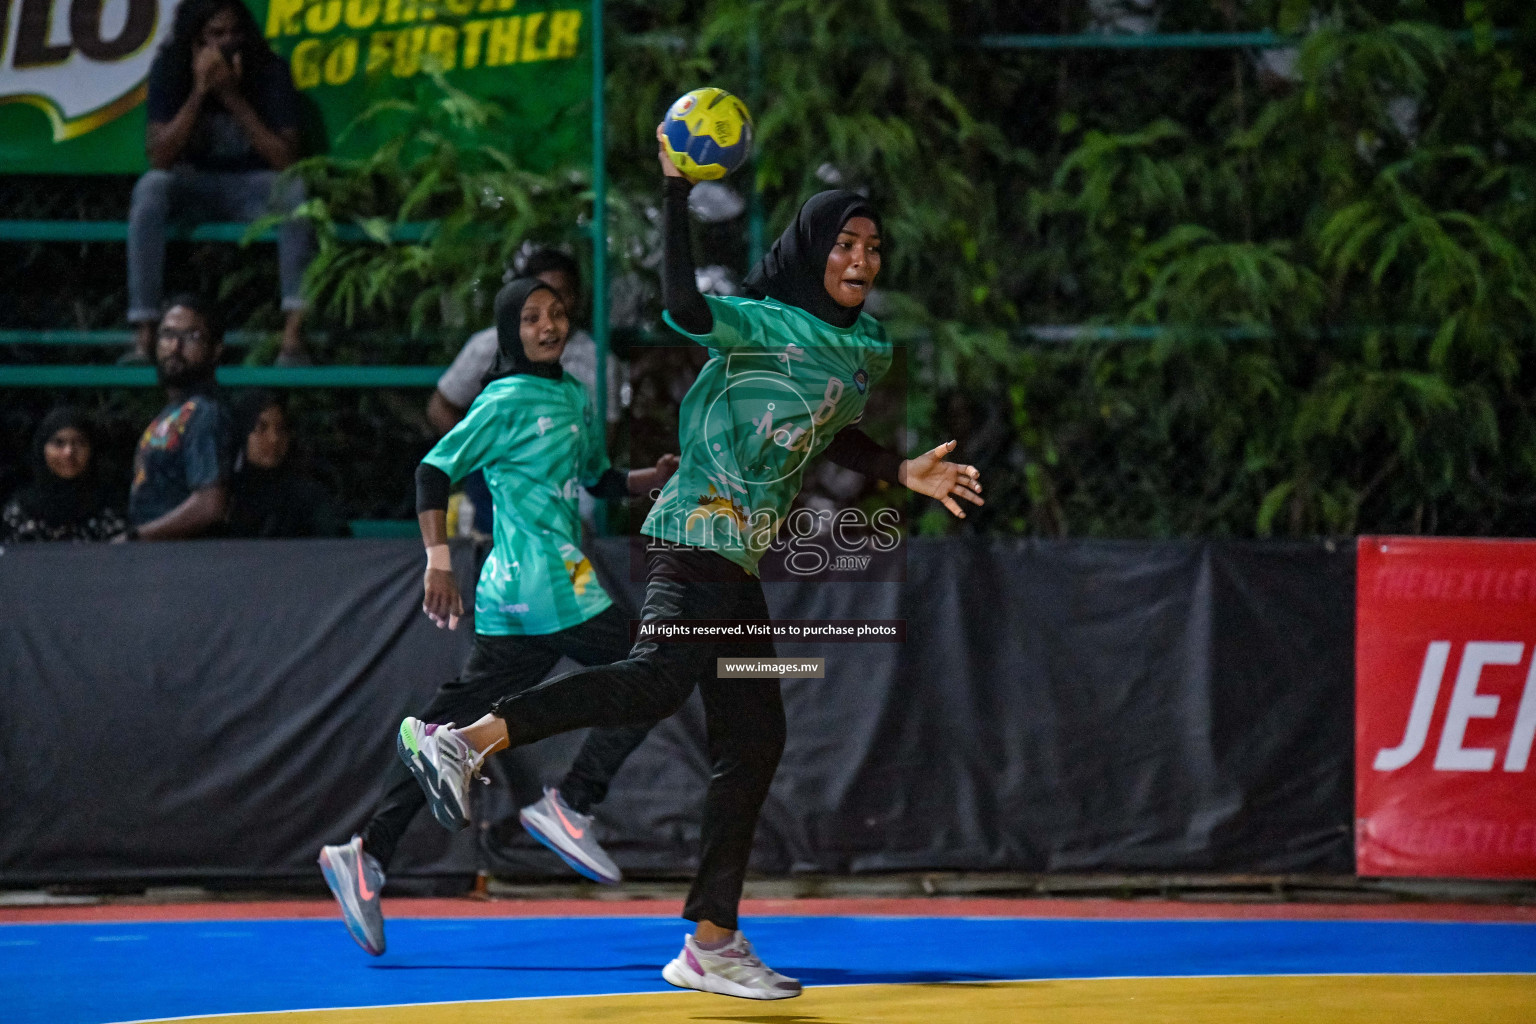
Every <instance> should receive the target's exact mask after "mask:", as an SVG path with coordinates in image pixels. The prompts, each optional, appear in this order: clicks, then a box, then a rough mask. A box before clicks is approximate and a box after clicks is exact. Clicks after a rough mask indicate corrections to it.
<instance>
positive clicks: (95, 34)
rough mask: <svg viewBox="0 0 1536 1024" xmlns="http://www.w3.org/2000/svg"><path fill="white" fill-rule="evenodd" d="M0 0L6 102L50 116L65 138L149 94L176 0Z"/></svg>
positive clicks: (1, 95) (1, 96)
mask: <svg viewBox="0 0 1536 1024" xmlns="http://www.w3.org/2000/svg"><path fill="white" fill-rule="evenodd" d="M161 2H162V0H0V103H26V104H29V105H31V106H34V107H37V108H38V109H39V110H42V111H43V112H44V113H46V114H47V115H48V119H49V121H50V122H51V124H52V126H53V139H54V141H55V142H62V141H64V140H66V139H72V138H75V137H77V136H80V135H83V134H85V133H86V132H88V131H91V130H92V129H94V128H98V127H100V126H101V125H103V124H106V123H107V122H108V121H111V120H112V119H113V118H116V117H118V116H119V115H121V114H124V113H126V112H127V111H129V110H131V109H132V108H133V107H134V106H136V105H137V104H138V103H139V102H141V101H142V100H143V99H144V88H145V87H144V80H145V77H146V76H147V75H148V74H149V65H150V63H151V62H152V61H153V60H154V56H155V48H156V45H157V44H158V43H159V42H160V40H161V38H162V37H163V36H164V35H165V34H166V33H167V32H169V31H170V22H171V18H170V8H171V3H170V0H164V2H165V3H166V9H165V10H164V11H162V10H161V7H160V5H161Z"/></svg>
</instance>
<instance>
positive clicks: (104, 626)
mask: <svg viewBox="0 0 1536 1024" xmlns="http://www.w3.org/2000/svg"><path fill="white" fill-rule="evenodd" d="M627 543H628V542H626V541H625V540H622V539H609V540H605V541H602V542H599V543H598V544H596V545H594V546H593V547H592V548H591V553H592V555H593V560H594V562H595V563H596V564H597V566H598V570H599V574H600V575H601V576H602V577H603V579H604V580H605V581H607V582H608V583H609V585H610V592H612V593H614V595H615V597H616V598H617V599H618V600H619V601H620V604H621V606H625V607H627V608H629V609H633V608H635V607H637V604H638V601H639V599H640V598H641V596H642V595H643V583H642V582H641V581H638V580H635V579H633V578H631V575H630V567H631V559H630V553H629V552H628V550H627ZM906 558H907V574H906V582H905V583H868V584H863V583H843V582H838V583H820V584H818V583H815V582H812V581H806V582H794V583H770V584H767V585H766V590H767V594H768V603H769V607H770V609H771V610H772V612H773V614H774V616H775V618H784V619H903V620H905V621H906V623H907V640H906V642H905V643H904V644H901V645H896V644H888V643H875V644H847V643H827V644H820V645H818V644H814V643H806V644H790V643H780V645H779V653H780V654H781V655H784V656H795V655H808V656H817V657H825V658H826V659H827V661H826V678H825V679H803V680H787V681H786V682H785V684H784V689H785V703H786V710H787V715H788V719H789V742H788V746H787V748H786V751H785V755H784V759H783V762H782V764H781V767H780V769H779V773H778V776H777V778H776V780H775V782H774V786H773V789H772V791H771V793H770V795H769V799H768V802H767V804H766V806H765V807H764V811H763V817H762V820H761V823H760V825H759V828H758V832H757V846H756V850H755V852H754V860H753V866H754V868H755V869H757V870H759V871H763V872H769V873H779V872H788V871H817V872H867V871H886V870H919V869H928V870H944V869H950V870H986V871H1021V872H1041V871H1061V872H1067V871H1070V872H1083V871H1099V870H1103V871H1180V872H1183V871H1222V872H1236V871H1256V872H1306V871H1326V872H1329V873H1338V872H1347V871H1349V870H1350V869H1351V866H1352V863H1353V860H1352V853H1351V836H1350V821H1351V816H1352V808H1351V792H1352V789H1351V778H1352V770H1351V766H1352V736H1353V718H1352V715H1353V693H1352V678H1353V664H1354V663H1353V632H1354V560H1353V552H1352V549H1351V548H1350V547H1349V546H1348V545H1343V546H1340V547H1339V548H1338V549H1337V550H1335V549H1334V548H1333V547H1332V546H1330V545H1324V544H1291V543H1262V544H1261V543H1238V542H1205V541H1188V542H1131V541H1124V542H1114V541H1110V542H1106V541H1032V540H1015V539H960V538H944V539H924V538H916V539H914V540H912V541H910V542H909V543H908V546H907V549H906ZM455 565H456V568H457V569H458V572H459V576H460V579H461V580H463V581H464V582H465V584H466V587H467V586H468V585H469V583H470V581H471V579H472V576H473V573H474V552H473V551H471V550H469V549H468V548H460V549H457V550H456V551H455ZM422 566H423V558H422V553H421V547H420V545H419V544H418V543H414V542H411V541H365V540H350V541H204V542H198V543H185V544H140V545H131V544H130V545H110V546H70V545H36V546H17V547H11V548H8V549H5V551H4V553H3V554H0V610H3V614H0V780H3V784H0V883H3V884H13V885H18V884H19V885H35V884H42V883H48V882H71V881H106V880H127V879H146V880H152V879H157V878H159V879H171V878H175V879H204V880H230V881H237V880H240V879H260V878H277V877H291V876H307V875H309V874H311V873H314V872H315V871H316V869H315V867H314V860H315V857H316V855H317V853H318V849H319V846H320V845H321V844H322V843H326V842H339V841H344V840H345V839H346V838H347V836H349V835H350V834H351V833H352V831H354V830H356V829H357V828H358V827H360V825H361V823H362V822H363V820H365V818H366V816H367V813H368V810H369V808H370V806H371V805H372V802H373V800H374V799H375V797H376V796H377V790H378V781H379V779H380V778H381V774H382V771H383V769H384V768H385V767H386V766H387V765H388V764H389V763H390V759H391V758H392V757H394V752H393V737H394V730H395V728H396V726H397V725H398V723H399V720H400V718H401V717H402V716H403V715H405V714H408V713H411V712H413V711H414V710H417V709H418V708H419V707H421V706H422V705H424V704H425V702H426V700H427V699H428V698H429V697H430V695H431V693H432V692H433V690H434V689H435V688H436V686H437V685H438V684H439V683H440V682H442V681H443V680H445V679H449V678H451V677H452V676H453V675H454V674H456V672H457V670H458V667H459V665H460V663H461V661H462V659H463V657H464V655H465V654H466V652H467V650H468V643H469V636H468V633H467V631H466V628H465V627H464V626H462V625H461V627H460V630H459V631H458V632H452V633H450V632H448V631H445V630H439V629H437V628H435V627H434V626H433V625H432V624H431V623H430V622H429V621H428V620H427V619H426V618H425V616H423V615H422V614H421V612H420V602H421V592H420V583H421V571H422ZM571 667H574V666H572V665H571V664H570V663H568V662H567V663H564V664H563V665H562V667H561V668H560V669H557V671H564V670H565V669H568V668H571ZM580 739H581V734H572V735H568V736H562V737H555V738H553V739H550V740H546V741H545V742H543V743H540V744H537V745H535V746H534V747H531V748H528V749H527V750H523V751H514V752H511V753H510V754H507V755H503V757H502V758H501V759H499V763H498V765H497V767H496V770H495V774H496V775H497V776H498V785H496V786H493V787H490V788H487V789H483V790H480V791H479V792H478V793H477V799H478V800H479V803H478V805H477V817H478V818H480V819H482V822H481V824H480V826H478V827H477V828H476V829H472V830H469V831H466V832H464V833H460V834H457V835H450V834H448V833H447V832H444V831H443V830H442V829H441V828H439V827H438V826H437V825H436V824H435V823H434V822H433V821H431V820H430V817H429V816H428V815H425V814H424V815H422V816H421V818H420V819H418V821H417V822H416V825H415V826H414V827H413V829H412V831H411V832H410V833H408V835H407V837H406V840H405V842H404V843H403V844H402V847H401V850H400V853H399V854H398V856H397V858H396V861H395V864H394V865H393V867H392V872H391V873H392V875H394V876H395V877H397V878H400V877H408V876H425V875H444V874H449V875H453V874H464V875H467V874H471V873H473V872H474V871H476V870H477V869H479V868H488V869H490V870H492V871H494V872H499V873H508V874H522V875H530V876H538V875H547V876H551V877H570V876H569V872H568V870H567V869H566V868H565V867H564V866H563V865H562V864H560V863H559V861H557V860H556V859H555V857H554V856H553V855H552V854H550V853H548V852H547V851H545V850H544V849H543V848H541V847H538V846H536V845H535V844H533V842H532V840H530V839H528V838H527V837H526V836H524V835H522V833H521V831H520V829H518V828H517V827H516V825H515V809H516V807H517V806H518V805H519V803H522V802H526V801H528V800H531V799H535V798H536V797H537V796H538V793H539V786H540V784H541V783H542V784H549V783H553V782H555V781H556V780H558V778H559V776H560V775H561V773H562V772H563V771H564V769H565V768H566V767H567V766H568V764H569V762H570V759H571V757H572V756H573V754H574V752H575V750H576V748H577V746H578V745H579V742H580ZM708 770H709V769H708V764H707V761H706V758H705V756H704V727H703V715H702V710H701V705H700V703H699V701H698V699H697V697H695V698H694V699H693V700H691V701H690V702H689V703H688V704H687V705H686V706H685V707H684V708H683V710H682V711H681V712H679V713H678V714H677V715H676V716H674V717H673V718H672V719H669V720H668V721H666V722H664V723H662V724H661V725H659V726H658V727H657V729H656V730H655V731H654V732H653V733H652V735H651V736H650V737H649V738H648V739H647V740H646V742H645V743H644V744H643V745H642V746H641V747H640V748H639V750H638V751H636V753H635V754H634V755H633V756H632V757H631V759H630V761H629V762H628V763H627V764H626V765H625V767H624V770H623V771H622V772H621V773H620V775H619V776H618V778H617V779H616V780H615V783H614V786H613V789H612V791H611V793H610V795H609V797H608V799H607V801H605V802H604V803H603V804H602V805H600V806H599V808H598V812H597V813H598V821H599V836H600V837H601V838H602V839H603V840H604V842H605V843H606V844H607V845H608V846H609V848H610V850H611V851H612V852H613V854H614V856H615V859H616V860H617V861H618V863H619V865H620V866H621V867H623V868H625V869H626V870H629V871H631V872H640V873H645V872H657V873H660V872H667V873H678V872H687V871H689V870H691V869H692V867H693V865H694V864H695V858H696V845H697V839H698V829H699V808H700V801H701V796H702V793H703V787H704V785H705V782H706V780H707V777H708Z"/></svg>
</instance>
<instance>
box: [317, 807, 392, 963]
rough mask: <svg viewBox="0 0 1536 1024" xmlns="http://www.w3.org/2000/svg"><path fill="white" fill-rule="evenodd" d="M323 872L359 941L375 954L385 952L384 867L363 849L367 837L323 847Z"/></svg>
mask: <svg viewBox="0 0 1536 1024" xmlns="http://www.w3.org/2000/svg"><path fill="white" fill-rule="evenodd" d="M320 872H321V874H323V875H325V884H326V885H328V886H330V887H331V895H333V896H335V897H336V902H337V903H340V904H341V917H342V920H343V921H345V922H346V923H347V931H349V932H351V933H352V937H353V938H354V939H356V940H357V944H358V945H359V946H362V947H363V948H364V949H365V950H367V951H368V952H370V953H372V954H373V955H374V956H380V955H381V954H383V952H384V912H383V911H382V910H381V909H379V893H380V892H382V891H383V890H384V869H383V868H382V867H380V866H379V862H378V861H377V860H375V859H374V857H373V855H372V854H369V853H365V852H364V851H363V837H362V836H353V837H352V841H351V842H350V843H344V844H342V845H340V846H322V847H320Z"/></svg>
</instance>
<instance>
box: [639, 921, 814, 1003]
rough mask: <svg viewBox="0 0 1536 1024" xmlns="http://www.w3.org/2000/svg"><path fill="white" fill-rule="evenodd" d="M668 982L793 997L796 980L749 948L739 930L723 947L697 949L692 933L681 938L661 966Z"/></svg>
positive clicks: (734, 992)
mask: <svg viewBox="0 0 1536 1024" xmlns="http://www.w3.org/2000/svg"><path fill="white" fill-rule="evenodd" d="M661 977H662V980H664V981H665V982H666V983H667V984H669V985H676V986H677V987H678V988H692V989H697V990H699V991H700V992H714V993H716V994H718V995H722V996H736V997H737V998H740V999H793V998H794V997H795V996H797V995H799V994H800V992H801V987H800V983H799V982H798V981H796V980H795V979H794V978H786V977H785V976H784V975H782V974H780V973H779V972H778V971H776V970H774V969H773V968H772V967H769V966H768V965H767V964H765V963H763V962H762V961H761V960H759V959H758V958H757V954H756V953H754V952H752V943H750V942H748V941H747V938H746V936H745V935H742V934H741V932H737V933H736V937H735V938H734V939H732V940H731V942H730V944H729V945H727V946H726V947H725V948H723V949H716V950H708V949H700V948H699V944H698V943H697V942H695V941H694V938H693V936H692V935H689V936H687V937H686V938H684V939H683V951H682V952H681V953H679V954H677V959H675V960H673V961H672V962H671V963H669V964H667V966H665V967H663V968H662V969H661Z"/></svg>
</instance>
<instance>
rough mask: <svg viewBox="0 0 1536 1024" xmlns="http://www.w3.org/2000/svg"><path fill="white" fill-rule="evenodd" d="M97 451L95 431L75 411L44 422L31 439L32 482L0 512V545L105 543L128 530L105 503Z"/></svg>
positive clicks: (65, 409) (66, 409) (67, 410)
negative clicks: (55, 541) (45, 541)
mask: <svg viewBox="0 0 1536 1024" xmlns="http://www.w3.org/2000/svg"><path fill="white" fill-rule="evenodd" d="M98 447H99V445H98V441H97V431H96V425H95V424H94V423H93V422H92V421H91V419H90V417H88V416H87V415H86V414H85V413H83V412H81V411H80V410H79V409H73V408H69V407H67V406H66V407H63V408H58V409H55V410H53V411H52V412H50V413H49V414H48V415H47V416H45V417H44V418H43V422H42V423H41V424H40V425H39V426H38V428H37V434H36V435H35V436H34V437H33V439H32V482H31V483H30V484H28V485H26V486H25V487H22V488H21V489H20V490H18V491H17V492H16V494H15V495H14V496H13V497H12V498H11V500H10V501H9V502H7V503H6V506H5V509H4V511H3V512H0V540H3V541H4V542H5V543H8V544H14V543H20V542H23V541H38V540H77V541H78V540H110V539H111V538H112V537H114V536H116V535H117V534H119V533H122V532H123V531H124V530H125V529H127V527H128V523H127V521H126V520H124V519H123V517H122V514H121V513H120V512H118V510H117V509H115V508H113V507H112V506H111V505H110V504H109V502H108V498H107V488H106V486H105V484H104V483H103V482H102V479H101V474H100V472H99V471H98V469H97V459H96V452H97V449H98Z"/></svg>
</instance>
